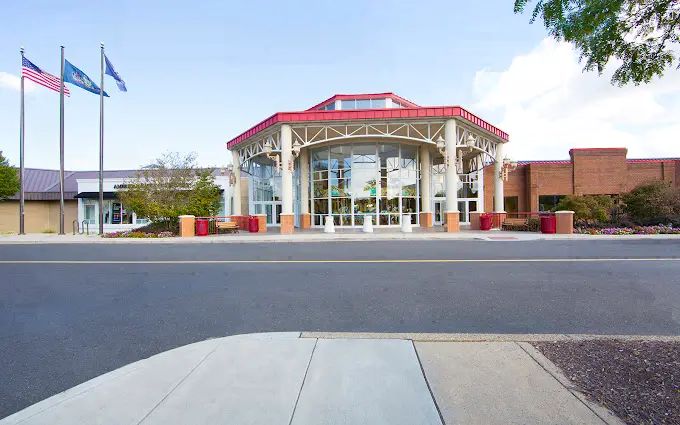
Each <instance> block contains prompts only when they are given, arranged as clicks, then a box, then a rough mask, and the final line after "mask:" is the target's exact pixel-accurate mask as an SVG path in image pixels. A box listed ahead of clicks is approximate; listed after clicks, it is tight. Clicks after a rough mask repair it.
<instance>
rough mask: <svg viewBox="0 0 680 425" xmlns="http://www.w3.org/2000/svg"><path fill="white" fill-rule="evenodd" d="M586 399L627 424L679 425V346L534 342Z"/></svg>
mask: <svg viewBox="0 0 680 425" xmlns="http://www.w3.org/2000/svg"><path fill="white" fill-rule="evenodd" d="M533 345H534V346H535V347H536V348H537V349H538V350H539V351H541V353H543V355H544V356H546V357H547V358H548V359H550V360H551V361H552V362H553V363H554V364H555V365H557V366H558V367H559V368H560V369H562V372H563V373H564V374H565V375H566V377H567V378H569V379H570V380H571V382H572V383H573V384H574V385H575V386H576V387H577V389H578V390H580V391H582V392H583V393H584V394H585V395H586V396H587V397H588V398H590V399H592V400H594V401H596V402H598V403H600V404H601V405H603V406H605V407H607V408H608V409H610V410H611V411H612V412H614V413H615V414H616V415H617V416H618V417H619V418H621V419H622V420H623V421H624V422H625V423H627V424H636V425H637V424H680V343H678V342H660V341H617V340H593V341H578V342H566V341H565V342H535V343H533Z"/></svg>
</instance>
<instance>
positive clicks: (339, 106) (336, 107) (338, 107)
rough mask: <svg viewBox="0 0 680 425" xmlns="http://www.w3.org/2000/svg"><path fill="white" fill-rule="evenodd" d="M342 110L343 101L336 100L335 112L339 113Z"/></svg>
mask: <svg viewBox="0 0 680 425" xmlns="http://www.w3.org/2000/svg"><path fill="white" fill-rule="evenodd" d="M341 109H342V100H340V99H335V110H336V111H339V110H341Z"/></svg>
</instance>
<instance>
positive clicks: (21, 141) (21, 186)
mask: <svg viewBox="0 0 680 425" xmlns="http://www.w3.org/2000/svg"><path fill="white" fill-rule="evenodd" d="M19 50H21V68H22V71H21V113H20V115H21V118H20V119H19V234H20V235H25V234H26V233H25V232H24V182H25V179H24V72H23V67H24V46H21V48H20V49H19Z"/></svg>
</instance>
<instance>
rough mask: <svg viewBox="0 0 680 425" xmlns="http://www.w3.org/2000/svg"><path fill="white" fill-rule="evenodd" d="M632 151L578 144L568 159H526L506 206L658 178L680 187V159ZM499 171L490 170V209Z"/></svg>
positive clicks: (509, 186) (524, 206)
mask: <svg viewBox="0 0 680 425" xmlns="http://www.w3.org/2000/svg"><path fill="white" fill-rule="evenodd" d="M627 153H628V150H627V149H626V148H594V149H572V150H570V151H569V156H570V159H568V160H563V161H520V162H519V163H518V166H517V168H516V169H515V170H513V171H511V172H510V173H509V177H508V181H507V182H505V187H504V197H505V210H506V212H508V213H512V212H517V211H520V212H529V211H542V210H550V209H552V208H554V206H555V205H556V204H557V202H558V201H559V199H560V198H561V197H562V196H564V195H621V194H624V193H627V192H629V191H630V190H632V189H633V188H635V186H637V185H639V184H640V183H644V182H649V181H655V180H664V181H667V182H671V183H672V184H673V185H675V186H680V158H659V159H628V158H627ZM493 172H494V170H493V167H487V168H485V170H484V186H485V190H484V195H485V196H484V206H485V211H492V208H493ZM487 186H488V188H487Z"/></svg>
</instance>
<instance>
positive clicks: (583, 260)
mask: <svg viewBox="0 0 680 425" xmlns="http://www.w3.org/2000/svg"><path fill="white" fill-rule="evenodd" d="M612 261H680V258H507V259H503V258H493V259H484V258H481V259H463V258H456V259H451V258H441V259H367V260H16V261H12V260H0V264H317V263H318V264H322V263H355V264H362V263H369V264H370V263H376V264H379V263H561V262H565V263H566V262H571V263H587V262H588V263H589V262H612Z"/></svg>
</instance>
